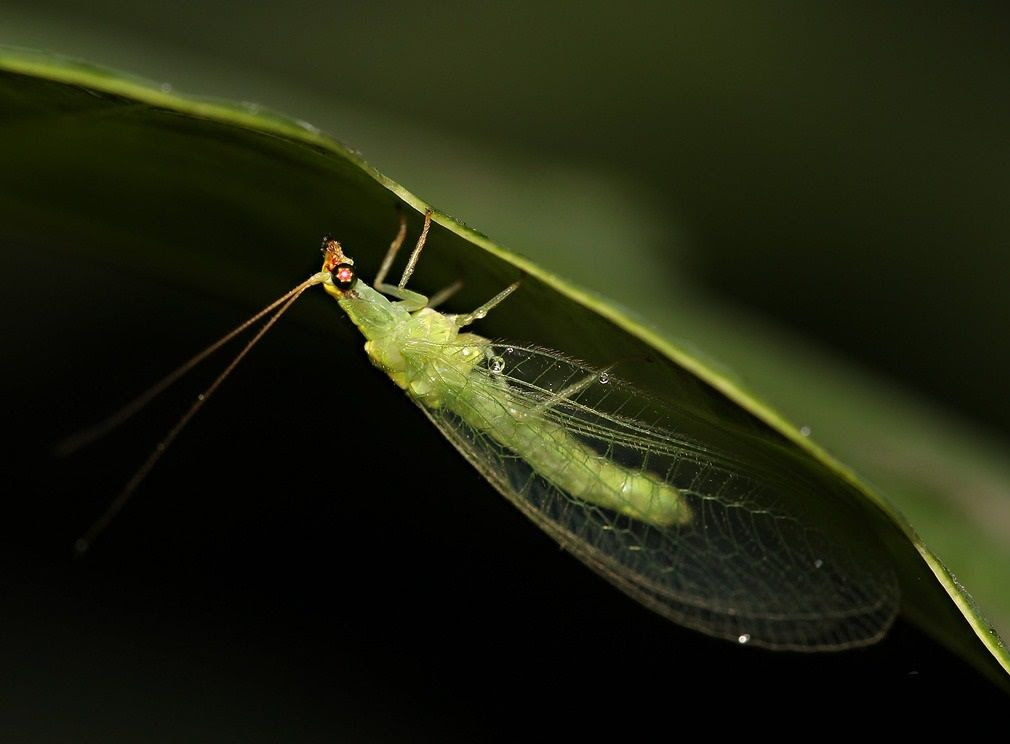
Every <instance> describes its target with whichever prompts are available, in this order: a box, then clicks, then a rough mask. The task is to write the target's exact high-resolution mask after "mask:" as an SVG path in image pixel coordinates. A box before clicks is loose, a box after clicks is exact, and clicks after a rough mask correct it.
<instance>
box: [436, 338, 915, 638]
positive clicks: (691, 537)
mask: <svg viewBox="0 0 1010 744" xmlns="http://www.w3.org/2000/svg"><path fill="white" fill-rule="evenodd" d="M471 375H472V378H471V380H472V382H471V383H468V384H482V383H484V382H491V383H493V384H494V385H497V386H498V388H499V389H500V390H502V391H503V396H505V391H507V395H510V396H513V397H514V398H516V399H519V400H522V401H525V402H527V403H528V404H529V405H523V406H509V405H507V403H506V402H505V398H504V397H503V406H505V407H506V408H513V409H514V410H520V411H525V412H526V413H517V414H516V415H529V414H528V411H529V410H530V408H531V407H537V411H538V413H539V415H542V416H543V417H544V418H545V419H547V420H549V421H553V422H554V423H556V424H559V425H561V426H563V427H564V428H565V430H566V431H567V432H568V434H569V435H570V436H572V437H574V438H576V439H578V440H579V441H580V442H582V443H583V444H584V445H587V446H589V447H591V448H592V449H594V450H596V451H597V452H599V453H600V454H601V455H603V456H605V457H607V458H610V459H612V460H613V461H614V462H615V463H618V464H620V465H622V466H624V467H626V468H629V469H633V470H641V471H648V472H650V473H652V474H653V475H654V476H658V477H660V478H662V479H663V480H665V481H666V482H667V483H668V484H670V485H672V486H674V487H676V488H677V489H679V490H680V492H681V493H682V494H683V498H684V499H685V500H686V502H687V504H688V505H689V507H690V509H691V513H692V518H691V519H690V520H689V521H688V523H686V524H682V525H673V526H668V527H659V526H656V525H653V524H647V523H644V522H641V521H638V520H636V519H634V518H632V517H628V516H624V515H621V514H618V513H616V512H613V511H610V510H608V509H605V508H602V507H600V506H596V505H594V504H590V503H587V502H584V501H581V500H579V499H577V498H575V497H573V496H572V495H570V494H568V493H566V492H564V491H563V490H562V489H560V488H558V487H557V486H555V485H554V484H552V483H550V482H548V481H547V480H546V479H545V478H544V477H542V476H541V475H540V474H538V473H537V472H535V471H534V470H533V469H532V468H531V467H530V465H529V464H528V462H527V461H526V460H525V459H523V458H521V457H519V456H517V454H516V453H515V452H513V451H511V450H509V449H508V448H507V447H505V446H503V445H502V444H501V443H500V442H498V441H496V440H495V439H494V438H493V437H492V436H490V435H489V434H488V432H487V428H482V427H479V426H475V425H473V424H471V423H467V422H466V421H465V420H464V419H463V417H461V416H460V415H459V414H458V413H454V412H453V411H451V410H448V409H447V408H445V407H441V408H436V409H429V408H427V407H425V406H423V405H422V406H421V408H422V410H424V411H425V413H426V414H427V415H428V416H429V418H431V420H432V421H433V422H434V423H435V425H436V426H437V427H438V428H439V429H440V430H441V431H442V432H443V433H444V434H445V435H446V436H447V437H448V438H449V440H450V441H451V442H452V443H453V444H454V445H455V446H456V447H457V448H458V449H459V450H460V452H462V453H463V455H465V456H466V458H467V459H468V460H469V461H470V462H471V463H473V464H474V465H475V466H476V467H477V468H478V469H479V470H480V471H481V473H482V474H483V475H484V476H485V477H486V478H488V480H490V482H491V483H493V484H494V485H495V487H496V488H497V489H498V490H499V491H500V492H501V493H502V494H503V495H504V496H505V497H506V498H508V499H509V500H510V501H512V503H514V504H515V505H516V506H517V507H518V508H519V509H520V510H521V511H522V512H524V513H525V514H526V515H527V516H528V517H530V519H532V520H533V521H534V522H536V523H537V524H538V525H539V526H540V527H541V528H542V529H544V530H545V531H546V532H548V533H549V534H550V535H552V536H553V537H554V538H555V539H557V540H558V542H559V543H560V544H561V545H562V546H563V547H564V548H566V549H567V550H568V551H570V552H571V553H573V554H574V555H576V556H577V557H578V558H580V559H581V560H582V561H584V562H585V563H586V564H587V565H589V566H590V567H591V568H592V569H594V570H595V571H597V572H598V573H599V574H601V575H602V576H604V577H605V578H606V579H607V580H609V581H610V582H612V583H613V584H615V585H616V586H617V587H619V588H620V589H622V590H623V591H624V592H626V593H627V594H629V595H630V596H631V597H633V598H635V599H636V600H638V601H639V602H641V603H642V604H644V605H646V606H647V607H649V608H651V609H653V610H655V611H656V612H658V613H660V614H661V615H664V616H666V617H667V618H669V619H670V620H673V621H674V622H677V623H680V624H682V625H685V626H688V627H691V628H694V629H697V630H700V631H702V632H704V633H708V634H710V635H714V636H718V637H722V638H729V639H733V640H737V641H739V642H741V643H751V644H753V645H760V646H764V647H769V648H777V649H794V650H808V651H812V650H836V649H844V648H849V647H853V646H859V645H865V644H869V643H872V642H874V641H876V640H879V639H880V637H881V636H882V635H883V634H884V633H885V632H886V630H887V628H888V627H889V626H890V624H891V622H892V621H893V619H894V617H895V614H896V612H897V608H898V587H897V582H896V579H895V576H894V574H893V572H892V571H891V569H890V567H889V565H888V562H887V560H886V555H884V554H883V552H882V550H881V549H879V547H878V546H875V545H873V544H868V545H867V546H862V545H861V546H860V548H859V549H858V550H852V549H847V548H845V547H843V546H842V545H841V544H840V543H839V541H837V540H833V539H831V538H829V536H828V531H827V530H825V529H821V528H818V522H817V520H823V519H824V517H825V515H829V516H831V517H832V519H835V518H836V517H835V514H836V512H837V514H838V516H837V520H838V524H835V525H833V526H834V527H835V528H836V529H835V534H838V532H837V530H838V529H842V530H844V529H845V521H846V515H845V513H844V512H845V509H846V508H850V507H846V506H845V505H846V504H847V503H849V502H848V501H847V500H846V499H844V498H839V494H838V492H837V489H838V488H840V487H841V486H838V485H837V484H834V485H832V483H831V482H829V481H824V480H820V479H819V478H818V477H817V476H816V474H815V471H813V470H811V469H810V467H809V466H808V465H807V464H805V462H804V460H803V459H802V458H800V457H797V456H796V455H794V454H791V453H790V451H789V450H788V448H786V447H783V446H781V445H775V444H774V443H773V444H769V443H768V441H767V440H766V439H760V438H757V437H749V436H748V435H747V433H746V432H743V431H741V432H728V431H727V430H725V428H722V429H720V428H718V426H717V425H716V424H713V423H711V422H706V421H705V418H704V416H700V415H698V414H695V413H692V412H690V411H686V410H680V409H678V408H676V407H675V406H672V405H670V404H669V403H665V402H663V401H660V400H658V399H656V398H652V397H649V396H646V395H644V394H642V393H641V392H640V391H638V390H636V389H635V388H633V387H632V386H630V385H627V384H624V383H622V382H621V381H620V380H617V379H616V378H614V377H613V376H612V375H610V374H608V373H607V372H600V371H598V370H593V369H591V368H588V367H586V366H584V365H582V364H581V363H578V362H576V361H573V360H570V359H567V358H565V357H564V356H562V355H560V354H558V353H556V352H553V351H549V350H546V349H536V348H526V347H520V346H515V345H508V344H504V343H495V344H492V345H491V348H490V350H489V352H488V358H487V359H485V361H484V362H483V363H482V364H481V365H479V366H478V367H477V368H475V370H474V372H472V373H471ZM589 377H592V378H593V381H592V382H591V383H590V384H588V385H583V386H581V387H580V386H579V385H578V384H577V383H579V382H580V381H582V382H585V381H586V380H587V378H589ZM573 386H574V387H578V388H579V389H578V392H574V393H572V394H571V395H570V396H568V397H560V398H559V397H558V393H559V391H564V390H570V389H572V387H573ZM471 418H473V417H472V416H471ZM771 455H774V457H772V456H771ZM790 458H792V459H790ZM783 462H786V463H790V462H792V463H793V464H794V465H795V467H783V466H782V463H783ZM832 489H835V490H834V491H832ZM850 510H851V509H850ZM853 524H854V525H855V524H858V522H857V521H854V522H853ZM839 525H840V526H839ZM856 534H857V535H858V534H859V533H858V531H857V533H856ZM850 538H851V535H850Z"/></svg>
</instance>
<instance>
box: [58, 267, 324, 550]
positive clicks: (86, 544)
mask: <svg viewBox="0 0 1010 744" xmlns="http://www.w3.org/2000/svg"><path fill="white" fill-rule="evenodd" d="M324 277H325V274H324V273H319V274H315V275H313V276H311V277H309V278H308V279H306V280H305V281H304V282H302V283H301V284H299V285H298V286H297V287H295V288H294V289H292V290H291V291H289V292H287V293H285V294H284V296H283V297H281V298H280V299H279V300H277V301H275V302H273V303H271V304H270V305H269V306H268V307H267V308H266V309H265V310H262V311H260V312H259V313H257V314H256V315H254V316H253V317H252V318H250V319H249V320H247V321H246V322H245V323H243V324H242V325H240V326H239V327H238V328H236V329H235V330H234V331H232V332H230V333H228V334H227V335H226V336H225V337H224V338H222V339H221V340H220V341H217V342H215V343H214V344H212V345H211V346H209V347H208V348H207V349H205V350H204V351H202V352H201V353H200V354H197V355H196V356H195V357H193V359H191V360H190V361H189V362H187V363H186V364H184V365H183V366H182V367H180V368H179V370H176V372H173V373H172V374H170V375H169V376H168V377H166V378H165V380H167V381H168V382H165V381H164V380H163V381H162V382H161V383H158V385H156V386H155V388H159V389H158V390H156V391H155V392H154V393H153V394H150V395H147V394H145V396H146V400H143V401H142V403H141V407H142V406H143V404H144V403H146V402H147V401H148V400H150V399H151V398H153V397H154V395H157V393H159V392H161V390H163V389H164V388H165V387H167V386H168V385H169V384H171V382H173V381H174V380H176V379H178V378H179V377H180V376H181V374H182V372H185V371H186V370H188V369H190V368H191V367H192V366H193V365H194V364H196V363H197V362H199V361H200V360H201V359H203V358H205V357H206V356H207V355H208V354H209V353H211V352H212V351H213V350H215V349H217V348H218V347H220V346H221V344H222V343H224V342H225V341H227V340H229V339H231V338H232V337H234V336H235V334H236V333H240V332H241V331H243V330H244V329H246V328H248V327H249V325H250V323H254V322H255V321H256V320H257V319H259V318H261V317H263V315H264V314H266V313H267V312H269V311H270V310H272V309H273V308H275V307H277V305H278V304H281V303H283V304H282V305H281V307H280V309H279V310H278V311H277V312H276V313H274V314H273V315H272V316H271V317H270V319H269V320H267V322H266V323H264V324H263V327H262V328H260V329H259V330H258V331H256V335H255V336H253V337H252V338H251V339H250V340H249V343H247V344H246V345H245V346H244V347H242V350H241V351H240V352H239V353H238V354H236V355H235V358H234V359H232V360H231V362H230V363H229V364H228V366H227V367H225V369H224V371H223V372H221V374H219V375H218V376H217V378H216V379H215V380H214V382H212V383H211V384H210V386H209V387H208V388H207V389H206V390H204V391H203V392H202V393H200V395H198V396H197V398H196V401H194V403H193V405H191V406H190V407H189V410H188V411H186V413H184V414H183V415H182V417H181V418H180V419H179V421H178V422H176V424H175V426H173V427H172V428H171V429H170V430H169V432H168V434H166V435H165V436H164V438H163V439H162V440H161V441H160V442H158V444H157V446H155V448H154V450H153V451H152V452H151V454H150V455H149V456H148V458H147V460H145V461H144V464H143V465H141V466H140V467H139V468H137V471H136V472H135V473H134V474H133V476H132V477H131V478H130V480H128V481H127V482H126V485H125V486H123V489H122V490H121V491H120V492H119V494H118V495H117V496H116V498H114V499H113V500H112V502H111V503H110V504H109V506H108V507H107V508H106V509H105V512H104V513H103V514H102V516H101V517H99V518H98V519H97V520H96V521H95V523H94V524H92V525H91V527H89V528H88V531H87V532H85V533H84V534H83V535H82V536H81V537H79V538H78V539H77V541H76V542H75V543H74V550H76V551H77V553H78V555H82V554H84V553H85V552H87V550H88V548H90V547H91V544H92V543H93V542H94V541H95V538H96V537H98V536H99V535H100V534H101V533H102V531H103V530H104V529H105V528H106V527H108V526H109V523H110V522H111V521H112V520H113V519H114V518H115V517H116V515H117V514H119V512H121V511H122V510H123V507H124V506H126V502H127V501H129V500H130V497H131V496H132V495H133V493H134V491H136V490H137V486H139V485H140V484H141V483H142V482H143V480H144V478H146V477H147V475H148V473H150V472H151V470H152V469H153V468H154V466H155V465H156V464H157V462H158V460H160V459H161V456H162V455H164V454H165V451H166V450H167V449H168V447H169V445H171V444H172V442H173V441H174V440H175V438H176V437H177V436H179V432H181V431H182V430H183V429H184V428H185V427H186V424H188V423H189V422H190V420H192V418H193V417H194V416H195V415H196V413H197V411H199V410H200V409H201V408H203V405H204V403H206V402H207V400H208V399H209V398H210V396H211V395H213V394H214V391H215V390H217V389H218V388H219V387H220V386H221V383H222V382H224V381H225V379H226V378H227V377H228V375H230V374H231V373H232V371H233V370H234V369H235V368H236V367H237V366H238V365H239V362H241V361H242V359H244V358H245V355H246V354H248V353H249V351H250V350H251V349H252V347H253V346H255V345H256V344H257V342H259V340H260V339H261V338H263V336H264V334H266V332H267V331H269V330H270V328H271V327H272V326H273V324H274V323H276V322H277V321H278V320H279V319H280V317H281V316H282V315H283V314H284V313H285V312H286V311H287V309H288V308H289V307H291V305H292V304H294V301H295V300H297V299H298V298H299V297H300V296H301V294H302V292H304V291H305V290H306V289H308V288H309V287H311V286H313V285H315V284H319V283H320V282H322V281H324ZM163 383H164V384H163ZM145 396H141V398H145ZM131 405H132V404H131ZM133 412H135V411H131V412H130V413H133ZM113 418H117V417H116V416H113ZM115 423H117V424H118V423H119V422H118V421H117V422H115ZM114 425H115V424H114Z"/></svg>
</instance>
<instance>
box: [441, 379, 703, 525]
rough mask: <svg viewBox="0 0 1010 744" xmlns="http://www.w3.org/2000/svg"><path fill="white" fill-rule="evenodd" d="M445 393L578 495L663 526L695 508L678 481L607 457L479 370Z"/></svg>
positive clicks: (456, 407) (472, 420) (453, 406)
mask: <svg viewBox="0 0 1010 744" xmlns="http://www.w3.org/2000/svg"><path fill="white" fill-rule="evenodd" d="M442 397H443V400H442V404H443V405H445V406H446V407H447V408H449V409H450V410H451V411H453V412H454V413H456V414H457V415H459V416H460V417H461V418H462V419H463V420H464V421H466V423H467V424H469V425H470V426H472V427H474V428H475V429H477V430H479V431H482V432H485V433H487V434H488V435H490V436H491V437H493V438H494V439H495V441H497V442H498V443H499V444H501V445H502V446H504V447H507V448H508V449H510V450H512V451H513V452H515V453H516V454H517V455H518V456H520V457H521V458H523V459H524V460H525V461H526V462H527V463H529V465H530V467H532V468H533V470H535V471H536V472H537V473H538V474H540V475H541V476H543V477H544V478H545V479H547V480H548V481H550V482H551V483H552V484H553V485H555V486H557V487H558V488H560V489H561V490H563V491H565V492H567V493H568V494H570V495H571V496H573V497H575V498H577V499H580V500H582V501H587V502H589V503H592V504H596V505H598V506H602V507H604V508H606V509H611V510H613V511H616V512H619V513H620V514H624V515H627V516H629V517H632V518H634V519H638V520H640V521H643V522H647V523H650V524H655V525H657V526H661V527H666V526H669V525H673V524H686V523H687V522H689V521H690V520H691V510H690V508H689V507H688V506H687V504H685V503H684V498H683V495H682V494H681V493H680V491H678V490H677V489H676V488H675V487H673V486H671V485H669V484H667V483H665V482H664V481H663V480H661V479H660V478H659V477H658V476H656V475H654V474H652V473H649V472H647V471H643V470H635V469H631V468H626V467H624V466H622V465H619V464H617V463H615V462H613V461H611V460H609V459H608V458H607V457H606V456H604V455H603V454H601V453H599V452H597V451H595V450H594V449H593V448H592V447H589V446H588V445H586V444H583V443H582V442H580V441H579V440H577V439H576V438H575V437H573V436H572V435H570V434H569V433H568V432H566V431H565V429H564V428H563V427H562V426H561V425H559V424H558V423H556V422H554V421H552V420H550V419H549V418H547V416H545V415H544V412H543V411H540V410H537V409H536V408H535V407H534V406H533V405H531V404H530V403H529V402H527V401H524V400H521V399H520V398H518V397H517V396H515V395H514V394H513V393H512V392H511V391H510V390H508V388H506V387H505V386H504V385H499V384H496V382H495V381H494V380H493V379H491V378H488V377H486V376H485V375H483V374H481V373H480V372H476V371H473V372H471V373H470V374H469V375H468V379H467V381H466V384H465V385H463V386H462V388H461V389H456V390H453V391H452V392H451V393H447V394H444V395H443V396H442Z"/></svg>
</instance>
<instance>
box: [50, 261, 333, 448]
mask: <svg viewBox="0 0 1010 744" xmlns="http://www.w3.org/2000/svg"><path fill="white" fill-rule="evenodd" d="M319 281H320V280H319V279H318V278H317V277H316V276H312V277H310V278H309V279H306V280H305V281H304V282H302V283H301V284H299V285H298V286H297V287H295V288H294V289H290V290H288V291H287V292H285V293H284V294H283V295H281V296H280V297H278V298H277V299H276V300H274V301H273V302H271V303H270V304H269V305H267V306H266V307H265V308H263V309H262V310H260V311H259V312H258V313H256V314H255V315H253V316H252V317H251V318H249V319H248V320H246V321H244V322H243V323H242V324H241V325H239V326H238V327H236V328H233V329H232V330H230V331H228V333H226V334H225V335H224V336H222V337H221V338H219V339H218V340H217V341H215V342H214V343H212V344H211V345H210V346H208V347H207V348H205V349H204V350H203V351H201V352H200V353H199V354H196V355H195V356H194V357H192V358H191V359H189V360H188V361H186V362H184V363H183V364H182V365H181V366H179V367H177V368H176V369H175V370H173V371H172V372H170V373H169V374H168V375H166V376H165V377H164V378H162V379H161V380H159V381H158V382H156V383H154V385H152V386H151V387H149V388H148V389H147V390H145V391H144V392H143V393H141V394H140V395H138V396H137V397H136V398H134V399H133V400H131V401H130V402H129V403H127V404H126V405H125V406H123V407H122V408H120V409H119V410H118V411H116V412H115V413H113V414H112V415H111V416H109V417H108V418H107V419H104V420H102V421H99V422H98V423H97V424H94V425H93V426H90V427H88V428H87V429H85V430H84V431H80V432H78V433H76V434H74V435H72V436H70V437H67V438H66V439H64V440H63V441H62V442H60V443H59V444H57V445H56V446H55V447H54V448H53V454H55V455H56V456H57V457H66V456H67V455H72V454H73V453H74V452H76V451H77V450H79V449H81V448H82V447H86V446H87V445H89V444H91V443H92V442H95V441H97V440H99V439H101V438H102V437H104V436H105V435H106V434H108V433H109V432H110V431H113V430H114V429H116V427H118V426H120V425H121V424H122V423H123V422H124V421H128V420H129V419H130V418H131V417H132V416H134V415H135V414H136V413H137V412H138V411H140V410H142V409H143V408H144V406H146V405H147V404H148V403H150V402H151V401H152V400H154V399H155V398H156V397H158V396H159V395H161V393H163V392H164V391H165V390H166V389H167V388H168V387H169V386H170V385H172V383H174V382H175V381H176V380H178V379H180V378H181V377H183V376H185V375H186V373H188V372H189V371H190V370H191V369H193V367H195V366H196V365H198V364H199V363H200V362H202V361H203V360H204V359H206V358H207V357H209V356H210V355H211V354H213V353H214V352H215V351H217V350H218V349H220V348H221V347H222V346H224V345H225V344H226V343H228V342H229V341H231V340H232V339H233V338H235V337H236V336H238V335H239V334H240V333H242V332H243V331H245V330H246V329H247V328H249V326H251V325H252V324H253V323H255V322H256V321H258V320H259V319H260V318H262V317H263V316H264V315H266V314H267V313H269V312H271V311H272V310H273V309H274V308H275V307H277V306H278V305H280V304H281V303H283V302H285V301H287V300H288V299H289V298H290V297H291V296H292V295H295V296H298V295H300V294H301V293H302V292H304V291H305V290H306V289H307V288H309V287H311V286H312V285H313V284H318V283H319Z"/></svg>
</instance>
